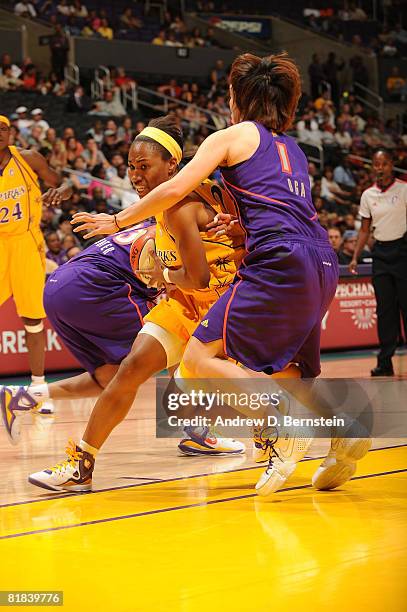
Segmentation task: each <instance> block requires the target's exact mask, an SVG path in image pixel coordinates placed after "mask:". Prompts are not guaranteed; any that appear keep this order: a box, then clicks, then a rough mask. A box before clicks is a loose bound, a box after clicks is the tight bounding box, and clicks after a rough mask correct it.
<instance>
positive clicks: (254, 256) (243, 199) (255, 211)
mask: <svg viewBox="0 0 407 612" xmlns="http://www.w3.org/2000/svg"><path fill="white" fill-rule="evenodd" d="M255 125H256V126H257V129H258V130H259V133H260V144H259V147H258V149H257V150H256V152H255V153H254V154H253V155H252V157H251V158H250V159H248V160H246V161H244V162H241V163H239V164H236V165H235V166H231V167H224V168H222V169H221V171H222V177H223V181H224V185H225V188H226V189H227V190H228V192H229V194H230V195H231V196H232V198H233V199H234V201H235V204H236V208H237V210H238V213H239V217H240V220H241V224H242V226H243V227H244V229H245V231H246V248H247V255H246V257H245V258H244V260H243V262H242V266H241V268H240V270H239V272H238V277H239V278H238V280H237V281H236V282H235V283H234V284H233V286H232V287H230V288H229V290H228V291H227V292H226V293H225V294H223V295H222V297H221V298H220V299H219V300H218V301H217V302H216V304H215V305H214V306H213V307H212V308H211V309H210V310H209V311H208V313H207V314H206V316H205V318H204V320H203V321H202V322H201V324H200V325H199V326H198V328H197V329H196V330H195V332H194V334H193V335H194V336H195V337H196V338H198V339H199V340H201V341H202V342H211V341H214V340H219V339H220V338H222V339H223V347H224V352H225V354H226V355H227V356H228V357H231V358H232V359H235V360H236V361H238V362H240V363H242V364H243V365H245V366H247V367H248V368H250V369H252V370H255V371H258V372H259V371H263V372H266V373H267V374H272V373H273V372H279V371H281V370H282V369H283V368H284V367H285V366H286V365H287V364H288V363H289V362H291V361H292V362H297V363H299V365H300V367H301V370H302V374H303V376H305V377H314V376H317V375H318V374H319V373H320V333H321V321H322V318H323V316H324V314H325V312H326V311H327V309H328V306H329V304H330V302H331V300H332V298H333V296H334V294H335V289H336V286H337V282H338V263H337V256H336V254H335V252H334V251H333V249H332V248H331V246H330V244H329V242H328V238H327V233H326V231H325V230H324V229H323V228H322V227H321V226H320V224H319V222H318V217H317V213H316V210H315V207H314V205H313V203H312V198H311V190H310V183H309V178H308V163H307V159H306V157H305V155H304V153H303V152H302V151H301V149H300V148H299V147H298V145H297V144H296V142H295V140H294V139H293V138H290V137H289V136H286V135H284V134H275V133H273V132H271V131H270V130H268V129H267V128H265V127H264V126H263V125H261V124H259V123H255Z"/></svg>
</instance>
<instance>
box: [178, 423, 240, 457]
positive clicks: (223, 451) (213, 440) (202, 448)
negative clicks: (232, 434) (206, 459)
mask: <svg viewBox="0 0 407 612" xmlns="http://www.w3.org/2000/svg"><path fill="white" fill-rule="evenodd" d="M184 433H185V434H186V435H187V436H188V438H184V439H183V440H181V442H180V443H179V444H178V448H179V450H180V451H181V453H182V454H183V455H212V456H213V455H240V454H242V453H244V452H245V450H246V447H245V445H244V444H243V443H242V442H239V440H233V439H231V438H221V437H220V436H218V434H216V433H215V432H214V431H210V430H209V427H200V428H199V427H185V429H184Z"/></svg>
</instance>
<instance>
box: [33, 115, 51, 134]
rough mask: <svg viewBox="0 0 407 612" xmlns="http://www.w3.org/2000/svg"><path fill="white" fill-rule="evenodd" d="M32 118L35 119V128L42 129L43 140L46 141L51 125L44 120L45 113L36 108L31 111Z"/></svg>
mask: <svg viewBox="0 0 407 612" xmlns="http://www.w3.org/2000/svg"><path fill="white" fill-rule="evenodd" d="M31 117H32V118H33V124H32V125H33V127H34V126H38V127H39V128H41V138H42V139H45V135H46V133H47V130H49V123H48V121H45V119H44V111H43V110H42V108H34V109H33V110H32V111H31ZM31 129H32V128H31Z"/></svg>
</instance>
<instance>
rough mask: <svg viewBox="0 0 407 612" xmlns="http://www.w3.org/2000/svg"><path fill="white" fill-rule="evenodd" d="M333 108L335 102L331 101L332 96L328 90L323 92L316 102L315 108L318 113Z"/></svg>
mask: <svg viewBox="0 0 407 612" xmlns="http://www.w3.org/2000/svg"><path fill="white" fill-rule="evenodd" d="M325 107H327V108H331V109H332V108H333V102H332V100H331V94H330V92H329V90H328V89H326V90H325V91H323V92H322V93H321V95H320V96H319V97H318V98H317V99H316V100H315V101H314V108H315V110H316V111H318V112H319V111H322V109H323V108H325Z"/></svg>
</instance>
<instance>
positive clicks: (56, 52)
mask: <svg viewBox="0 0 407 612" xmlns="http://www.w3.org/2000/svg"><path fill="white" fill-rule="evenodd" d="M49 48H50V51H51V64H52V71H53V72H55V74H56V75H57V78H58V80H59V81H62V80H63V78H64V69H65V66H66V64H67V61H68V51H69V42H68V38H67V36H66V34H65V32H64V31H63V29H62V25H61V24H60V23H57V24H56V25H55V31H54V34H53V35H52V36H51V38H50V41H49Z"/></svg>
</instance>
